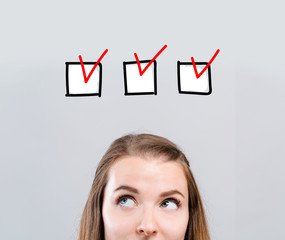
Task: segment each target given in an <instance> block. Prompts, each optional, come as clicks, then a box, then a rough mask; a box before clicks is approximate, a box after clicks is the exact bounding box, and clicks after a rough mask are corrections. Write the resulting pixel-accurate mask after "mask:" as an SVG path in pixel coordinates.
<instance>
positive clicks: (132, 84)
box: [123, 60, 157, 95]
mask: <svg viewBox="0 0 285 240" xmlns="http://www.w3.org/2000/svg"><path fill="white" fill-rule="evenodd" d="M150 61H151V60H143V61H139V62H140V65H141V68H142V69H143V68H145V67H146V66H147V64H148V63H149V62H150ZM123 66H124V83H125V95H149V94H154V95H156V94H157V88H156V61H153V63H152V64H151V65H150V67H149V68H148V69H147V70H146V71H145V72H144V74H143V75H142V76H140V73H139V69H138V65H137V62H136V61H132V62H123Z"/></svg>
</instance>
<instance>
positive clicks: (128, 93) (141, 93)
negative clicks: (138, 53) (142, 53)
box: [123, 60, 157, 96]
mask: <svg viewBox="0 0 285 240" xmlns="http://www.w3.org/2000/svg"><path fill="white" fill-rule="evenodd" d="M150 61H151V60H143V61H140V63H149V62H150ZM128 64H136V65H137V61H130V62H123V67H124V86H125V95H126V96H127V95H157V80H156V60H154V61H153V63H152V64H153V73H154V92H132V93H130V92H128V84H127V69H126V66H127V65H128Z"/></svg>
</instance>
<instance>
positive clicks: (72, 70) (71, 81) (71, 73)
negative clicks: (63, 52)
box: [68, 64, 100, 94]
mask: <svg viewBox="0 0 285 240" xmlns="http://www.w3.org/2000/svg"><path fill="white" fill-rule="evenodd" d="M93 66H94V64H84V67H85V72H86V76H88V74H89V73H90V71H91V70H92V68H93ZM99 72H100V67H99V66H97V67H96V69H95V71H94V72H93V74H92V75H91V77H90V78H89V80H88V82H87V83H85V81H84V77H83V72H82V68H81V65H80V64H74V65H73V64H69V66H68V86H69V94H97V93H99Z"/></svg>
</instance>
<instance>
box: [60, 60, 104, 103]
mask: <svg viewBox="0 0 285 240" xmlns="http://www.w3.org/2000/svg"><path fill="white" fill-rule="evenodd" d="M65 64H66V94H65V96H66V97H87V96H98V97H101V90H102V64H101V63H99V64H98V65H97V67H99V68H100V69H99V92H98V93H76V94H74V93H72V94H70V93H69V82H68V70H69V65H80V62H66V63H65ZM83 64H84V65H92V66H94V65H95V64H96V62H83ZM87 75H88V74H87Z"/></svg>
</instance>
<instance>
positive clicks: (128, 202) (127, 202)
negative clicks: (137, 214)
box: [119, 197, 135, 207]
mask: <svg viewBox="0 0 285 240" xmlns="http://www.w3.org/2000/svg"><path fill="white" fill-rule="evenodd" d="M119 204H120V205H121V206H123V207H133V206H134V205H135V201H134V200H133V199H132V198H130V197H121V198H120V199H119Z"/></svg>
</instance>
